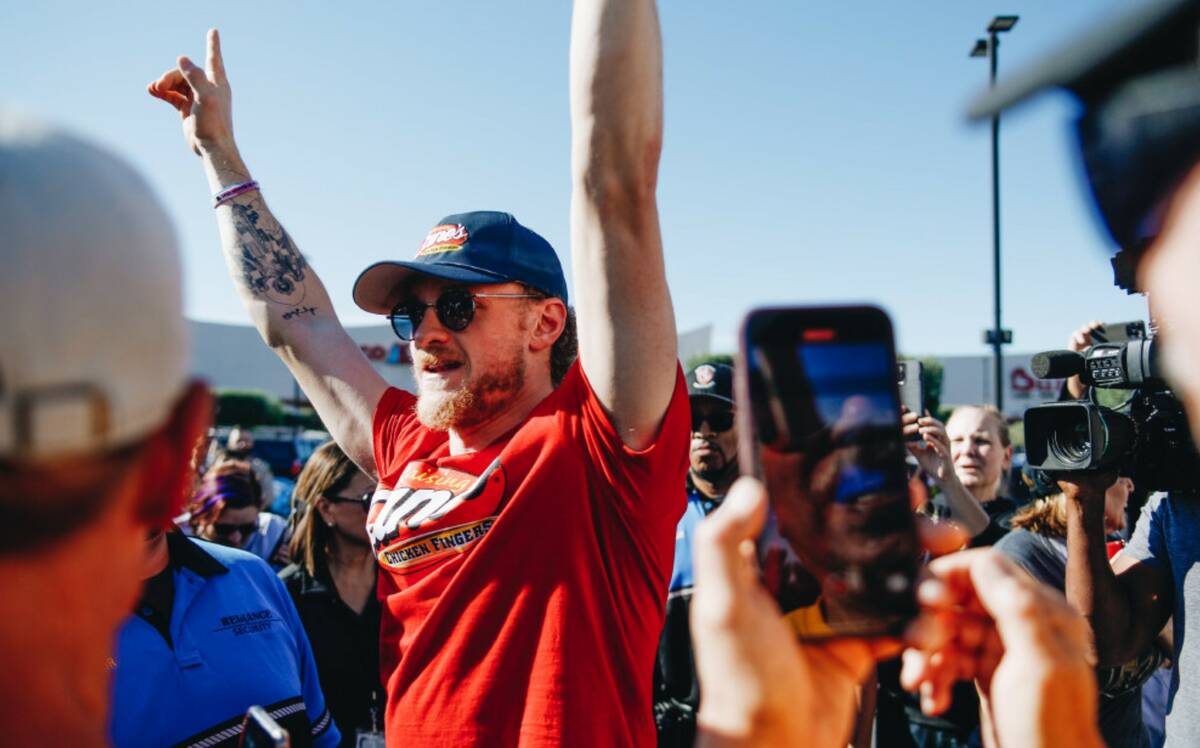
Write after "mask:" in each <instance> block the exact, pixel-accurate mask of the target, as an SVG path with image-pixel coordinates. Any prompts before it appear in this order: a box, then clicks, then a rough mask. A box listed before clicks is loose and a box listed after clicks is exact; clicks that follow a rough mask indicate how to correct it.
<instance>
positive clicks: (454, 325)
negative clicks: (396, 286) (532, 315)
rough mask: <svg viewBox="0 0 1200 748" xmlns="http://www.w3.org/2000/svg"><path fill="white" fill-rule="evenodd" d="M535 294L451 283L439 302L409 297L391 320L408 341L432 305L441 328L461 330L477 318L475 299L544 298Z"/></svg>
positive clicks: (400, 335)
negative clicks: (486, 290) (477, 289)
mask: <svg viewBox="0 0 1200 748" xmlns="http://www.w3.org/2000/svg"><path fill="white" fill-rule="evenodd" d="M541 298H544V297H543V295H542V294H536V293H471V292H470V291H468V290H467V289H466V288H463V287H462V286H452V287H450V288H447V289H446V290H445V291H442V293H441V294H439V295H438V297H437V301H435V302H433V303H432V304H426V303H425V302H423V301H421V300H420V299H407V300H405V301H402V302H400V303H399V304H397V305H396V308H395V309H393V310H392V313H391V314H389V315H388V319H389V320H391V323H392V331H393V332H395V333H396V337H398V338H400V339H401V340H403V341H405V342H407V341H410V340H412V339H413V338H414V337H416V334H417V328H418V327H420V326H421V320H423V319H425V310H426V309H429V308H430V307H433V309H434V312H435V313H436V314H437V318H438V321H439V322H441V323H442V327H445V328H446V329H447V330H452V331H454V332H462V331H463V330H465V329H467V325H469V324H471V320H473V319H475V299H541Z"/></svg>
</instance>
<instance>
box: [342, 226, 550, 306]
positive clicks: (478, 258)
mask: <svg viewBox="0 0 1200 748" xmlns="http://www.w3.org/2000/svg"><path fill="white" fill-rule="evenodd" d="M413 273H421V274H423V275H431V276H433V277H435V278H445V279H446V280H451V281H459V282H461V283H509V282H517V283H523V284H525V285H527V286H529V287H530V288H534V289H537V290H538V291H541V292H543V293H545V294H548V295H550V296H554V297H557V298H559V299H562V302H563V303H564V304H566V303H567V279H566V278H565V277H564V276H563V271H562V264H561V263H559V261H558V255H557V254H556V253H555V252H554V248H553V247H551V246H550V242H548V241H546V240H545V239H543V238H542V237H541V236H540V235H538V234H537V233H536V232H534V231H532V230H530V229H528V228H526V227H524V226H522V225H521V224H520V223H518V222H517V219H516V218H514V217H513V216H512V215H511V214H509V213H500V212H497V211H491V210H477V211H472V212H470V213H457V214H455V215H452V216H446V217H445V218H443V219H442V220H441V221H439V222H438V225H436V226H434V227H433V228H432V229H430V230H429V233H428V234H427V235H426V236H425V241H423V242H421V246H420V247H418V248H417V254H416V257H415V258H414V259H412V260H408V261H401V260H386V261H384V262H377V263H375V264H374V265H371V266H370V267H368V268H367V269H366V270H364V271H362V273H360V274H359V276H358V280H356V281H354V303H355V304H358V306H359V307H360V308H361V309H363V310H365V311H368V312H371V313H373V314H390V313H391V311H392V310H393V309H395V307H396V304H398V303H399V302H400V301H401V294H402V292H403V285H404V283H405V281H407V280H409V279H410V278H411V277H412V275H413Z"/></svg>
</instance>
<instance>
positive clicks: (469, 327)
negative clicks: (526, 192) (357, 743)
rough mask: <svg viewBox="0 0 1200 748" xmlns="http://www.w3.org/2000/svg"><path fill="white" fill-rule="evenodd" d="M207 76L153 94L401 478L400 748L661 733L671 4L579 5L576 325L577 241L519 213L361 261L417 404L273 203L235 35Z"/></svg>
mask: <svg viewBox="0 0 1200 748" xmlns="http://www.w3.org/2000/svg"><path fill="white" fill-rule="evenodd" d="M206 68H207V69H201V68H199V67H197V66H195V65H194V64H192V63H191V62H190V61H189V60H187V59H186V58H180V60H179V64H178V66H177V67H176V68H173V69H171V70H169V71H167V72H166V73H165V74H164V75H163V76H162V77H161V78H160V79H159V80H157V81H155V82H154V83H152V84H151V85H150V92H151V94H153V95H155V96H157V97H159V98H162V99H164V100H166V101H168V102H170V103H172V104H173V105H174V106H176V108H178V109H179V111H180V113H181V114H182V115H183V123H184V133H185V136H186V138H187V140H188V143H189V145H190V146H191V147H192V148H193V150H194V151H195V152H196V153H197V154H199V155H200V157H201V159H202V160H203V163H204V166H205V171H206V173H207V175H208V178H209V183H210V185H211V187H212V189H213V191H214V192H215V193H217V194H216V199H215V202H216V206H217V219H218V223H219V226H220V229H221V236H222V244H223V247H224V251H225V257H226V260H227V262H228V264H229V266H230V270H231V273H232V275H233V276H234V279H235V281H236V282H237V285H238V287H239V290H240V291H241V293H242V296H243V299H244V301H245V302H246V304H247V307H248V308H249V310H250V313H251V317H252V318H253V319H254V321H255V324H256V325H257V326H258V328H259V331H260V332H261V333H262V335H263V338H264V340H266V341H267V343H268V344H269V345H270V346H271V347H272V348H273V349H274V350H275V351H276V352H277V353H278V354H279V356H280V357H281V358H282V359H283V361H284V362H285V363H286V364H287V365H288V367H289V368H290V369H291V370H292V373H293V375H294V376H295V377H296V379H297V381H298V382H299V383H300V385H301V387H303V388H304V390H305V392H306V394H307V395H308V397H309V399H310V400H311V401H312V402H313V404H314V405H315V406H316V408H317V410H318V412H319V413H320V415H321V417H322V419H323V420H324V422H325V423H326V424H327V425H328V426H329V428H330V430H331V431H332V432H333V434H334V437H335V438H336V439H337V441H338V443H339V444H340V445H341V447H342V449H343V450H344V451H345V452H346V453H347V454H348V455H349V456H350V457H351V458H352V459H354V460H355V462H357V463H358V465H359V466H360V467H362V469H363V470H364V471H366V472H368V473H371V474H373V475H376V476H378V478H379V482H380V485H379V490H378V491H377V493H376V495H375V500H374V503H373V505H372V506H371V510H370V514H369V530H370V533H371V537H372V540H373V542H374V544H375V548H376V553H377V557H378V560H379V564H380V568H381V572H380V585H379V586H380V594H381V595H382V596H383V598H384V606H385V608H384V610H385V613H384V621H383V642H382V646H383V663H384V673H383V675H384V679H385V680H386V682H387V687H388V706H387V732H388V736H387V742H388V744H389V745H393V746H398V745H405V746H434V745H462V744H487V745H513V744H518V743H519V744H522V745H649V744H651V743H652V742H653V740H654V726H653V724H652V720H651V709H650V702H651V699H650V689H651V670H652V666H653V661H654V650H655V645H656V642H657V637H658V632H659V631H660V630H661V627H662V623H663V604H664V602H663V601H664V598H665V595H666V589H667V580H668V576H669V574H670V571H671V562H672V553H673V541H674V530H675V524H676V522H677V520H678V519H679V516H680V514H681V513H682V511H683V507H684V496H683V490H682V486H683V484H684V481H683V478H684V475H685V470H686V462H687V439H688V428H689V426H688V403H687V393H686V389H685V387H684V383H683V378H682V375H681V373H680V371H679V367H678V363H677V361H676V346H675V340H676V338H675V323H674V317H673V314H672V310H671V302H670V298H669V294H668V291H667V285H666V279H665V274H664V269H663V258H662V246H661V237H660V233H659V228H658V216H657V206H656V202H655V195H654V191H655V183H656V179H657V170H658V156H659V151H660V146H661V136H662V61H661V42H660V37H659V30H658V20H657V13H656V9H655V6H654V3H653V1H652V0H589V1H587V2H583V1H581V2H578V3H577V4H576V7H575V12H574V18H573V21H572V38H571V71H570V80H571V119H572V141H573V142H572V149H571V155H572V172H573V185H574V190H573V195H572V202H571V245H572V260H573V267H574V270H575V274H576V275H575V277H576V284H575V292H576V296H577V298H576V299H575V308H576V309H577V310H578V320H579V322H578V330H577V333H576V330H575V325H574V320H573V316H574V315H573V312H571V311H570V310H569V307H568V305H567V302H568V299H567V288H566V282H565V279H564V278H563V274H562V269H561V266H560V265H559V262H558V258H557V256H556V255H555V253H554V250H553V249H552V248H551V247H550V245H549V244H548V243H547V242H546V241H545V240H544V239H542V238H541V237H540V236H538V235H537V234H535V233H534V232H532V231H530V230H529V229H527V228H525V227H524V226H521V225H520V224H519V223H517V221H516V220H515V219H514V218H513V217H512V216H510V215H508V214H504V213H492V212H475V213H465V214H459V215H454V216H449V217H447V218H445V219H443V220H442V221H441V222H439V224H438V225H437V226H435V227H434V228H433V229H432V230H431V231H430V232H429V233H428V235H427V236H426V238H425V240H424V242H423V243H421V245H420V247H419V248H418V250H417V252H416V257H415V258H413V259H412V260H410V261H404V262H385V263H377V264H376V265H373V266H371V267H370V268H368V269H367V270H366V271H364V272H363V274H362V275H361V276H360V277H359V279H358V281H357V282H356V284H355V292H354V297H355V301H356V303H358V304H359V305H360V306H362V307H363V308H364V309H367V310H369V311H373V312H376V313H380V314H386V315H388V316H389V317H390V319H391V321H392V324H393V328H394V329H395V330H396V332H397V334H398V335H399V336H400V337H401V338H403V339H406V340H409V341H410V346H411V351H412V355H413V361H414V373H415V375H416V380H417V393H416V395H415V396H414V395H413V394H409V393H406V392H401V391H399V390H395V389H389V387H388V386H387V384H386V383H385V382H384V381H383V379H382V378H381V377H380V376H379V375H378V374H377V373H376V372H375V371H374V369H372V368H371V365H370V363H369V362H368V361H367V360H366V358H364V356H363V355H362V354H361V352H360V351H359V349H358V346H357V345H356V344H355V343H354V341H353V340H351V338H350V337H349V336H348V335H347V334H346V332H345V330H344V329H343V328H342V326H341V324H340V323H339V322H338V319H337V317H336V315H335V314H334V311H333V307H332V305H331V303H330V301H329V297H328V295H327V294H326V292H325V289H324V287H323V286H322V285H321V282H320V281H319V280H318V279H317V277H316V275H315V274H314V273H313V271H312V269H311V268H310V267H309V266H308V265H307V263H306V262H305V260H304V258H303V256H301V254H300V252H299V250H298V249H297V248H296V246H295V244H294V243H293V242H292V240H291V237H289V236H288V234H287V233H286V232H285V231H284V230H283V228H282V227H281V226H280V224H279V223H278V222H277V221H276V220H275V218H274V216H273V215H272V214H271V212H270V210H269V209H268V208H267V206H266V204H265V203H264V202H263V198H262V193H261V192H260V191H259V189H258V185H257V183H256V182H253V181H252V179H251V177H250V173H249V171H248V169H247V168H246V166H245V164H244V162H243V161H242V160H241V157H240V156H239V154H238V151H237V148H236V145H235V144H234V140H233V125H232V120H231V115H230V89H229V84H228V82H227V80H226V78H225V71H224V66H223V64H222V60H221V55H220V48H219V41H218V38H217V35H216V32H215V31H213V32H210V34H209V54H208V63H207V65H206ZM576 337H577V341H578V342H577V348H578V353H579V361H578V362H577V363H574V364H571V363H570V361H571V359H572V358H573V353H574V349H575V348H576V343H575V340H576Z"/></svg>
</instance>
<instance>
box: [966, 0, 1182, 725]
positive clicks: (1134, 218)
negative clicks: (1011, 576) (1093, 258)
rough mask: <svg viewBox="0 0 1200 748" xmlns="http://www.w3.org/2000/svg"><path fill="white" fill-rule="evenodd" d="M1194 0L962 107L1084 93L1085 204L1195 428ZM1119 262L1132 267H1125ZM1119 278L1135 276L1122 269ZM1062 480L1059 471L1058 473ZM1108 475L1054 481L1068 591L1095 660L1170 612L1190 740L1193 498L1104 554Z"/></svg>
mask: <svg viewBox="0 0 1200 748" xmlns="http://www.w3.org/2000/svg"><path fill="white" fill-rule="evenodd" d="M1198 53H1200V1H1198V0H1160V1H1159V2H1154V3H1148V4H1145V5H1143V6H1141V7H1139V8H1137V9H1136V10H1134V11H1132V12H1130V13H1129V14H1128V15H1126V16H1124V17H1123V18H1120V19H1118V20H1117V21H1115V22H1114V23H1112V24H1110V25H1108V26H1106V27H1104V28H1102V29H1100V30H1099V31H1097V32H1095V33H1093V34H1091V35H1089V36H1088V37H1087V38H1085V39H1083V40H1081V41H1079V42H1077V43H1075V44H1072V45H1070V46H1068V47H1067V48H1066V49H1065V50H1063V51H1061V52H1060V53H1058V54H1056V55H1053V56H1051V57H1050V58H1048V59H1047V60H1046V61H1044V62H1043V63H1041V64H1039V65H1035V66H1033V67H1032V68H1030V69H1029V71H1027V72H1026V73H1024V74H1022V75H1017V76H1014V77H1013V79H1012V80H1011V81H1010V82H1004V83H1002V84H1001V85H999V86H997V87H996V89H995V90H994V91H992V92H990V93H989V94H988V95H987V96H984V97H982V98H981V99H980V100H979V101H978V102H977V103H976V104H974V105H973V106H972V107H971V114H972V115H974V116H977V117H982V116H989V115H993V114H995V113H997V112H999V111H1001V110H1003V109H1005V108H1007V107H1009V106H1011V105H1012V104H1015V103H1017V102H1020V101H1023V100H1025V99H1026V98H1028V97H1029V96H1031V95H1032V94H1034V93H1036V92H1038V91H1040V90H1042V89H1044V88H1048V87H1061V88H1065V89H1067V90H1069V91H1071V92H1072V93H1073V94H1075V96H1076V97H1077V98H1078V99H1079V100H1080V102H1081V103H1082V104H1083V114H1082V115H1081V116H1080V118H1079V120H1078V122H1077V123H1076V131H1077V135H1078V142H1079V147H1080V151H1081V154H1082V160H1083V165H1084V168H1085V171H1086V173H1087V177H1088V182H1089V185H1090V187H1091V192H1092V196H1093V197H1094V200H1095V205H1096V207H1097V209H1098V212H1099V213H1100V216H1101V217H1102V218H1103V220H1104V223H1105V226H1106V227H1107V228H1108V231H1109V233H1110V234H1111V236H1112V239H1113V241H1114V242H1115V244H1116V246H1117V247H1118V248H1120V250H1121V253H1120V255H1118V257H1117V258H1114V268H1115V269H1117V271H1118V283H1121V284H1125V283H1126V282H1127V281H1123V280H1122V277H1121V276H1122V275H1126V276H1135V277H1136V289H1130V290H1137V291H1140V292H1143V293H1146V294H1148V295H1149V299H1150V308H1151V312H1152V316H1153V317H1154V319H1155V320H1156V322H1157V323H1158V324H1159V327H1160V340H1159V342H1160V343H1161V344H1162V349H1163V350H1164V351H1165V355H1166V357H1167V359H1168V364H1169V367H1168V368H1169V373H1170V377H1171V383H1172V385H1173V386H1174V387H1175V388H1176V391H1177V392H1178V393H1179V394H1180V395H1181V396H1182V399H1183V401H1184V405H1185V408H1186V410H1187V412H1188V416H1189V420H1190V422H1191V429H1192V433H1193V434H1200V305H1198V304H1197V303H1196V297H1195V289H1196V284H1197V282H1198V281H1200V67H1198V63H1200V54H1198ZM1122 270H1125V271H1132V272H1125V273H1123V272H1122ZM1128 280H1132V278H1129V279H1128ZM1060 477H1061V476H1060ZM1114 478H1115V474H1102V475H1088V474H1083V475H1079V474H1076V475H1072V476H1070V480H1069V481H1067V480H1060V485H1061V486H1062V487H1063V489H1064V492H1065V493H1066V495H1067V497H1068V498H1069V499H1070V500H1069V501H1068V502H1067V508H1068V525H1067V527H1068V535H1067V580H1066V588H1067V596H1068V597H1069V598H1070V600H1071V602H1072V603H1074V604H1075V606H1076V607H1078V608H1079V609H1080V610H1082V611H1083V612H1084V613H1085V614H1086V615H1087V617H1088V621H1089V623H1090V624H1091V626H1092V631H1093V633H1094V640H1095V647H1096V654H1097V658H1098V660H1099V664H1100V665H1120V664H1122V663H1124V662H1127V661H1129V660H1131V659H1133V658H1134V657H1136V656H1137V655H1138V654H1139V653H1141V652H1143V651H1145V650H1146V649H1148V648H1149V647H1150V646H1151V644H1152V642H1153V640H1154V638H1155V637H1156V636H1157V635H1158V633H1159V631H1160V630H1162V628H1163V626H1164V625H1165V624H1166V623H1167V621H1168V619H1172V618H1173V621H1174V637H1173V640H1174V648H1175V652H1174V662H1175V674H1174V676H1173V678H1172V684H1171V699H1170V708H1169V712H1168V715H1167V722H1166V735H1167V742H1166V744H1167V745H1168V746H1195V745H1200V707H1198V705H1200V677H1197V676H1196V671H1197V670H1200V575H1197V574H1194V573H1192V571H1193V570H1194V569H1196V568H1198V567H1200V500H1197V498H1196V497H1195V496H1194V495H1181V494H1178V493H1172V494H1168V495H1162V494H1159V495H1156V496H1154V497H1152V498H1151V499H1150V500H1149V501H1148V502H1147V503H1146V505H1145V507H1143V509H1142V516H1141V519H1140V520H1139V521H1138V523H1137V526H1136V528H1135V531H1134V535H1133V538H1132V539H1131V540H1130V543H1129V545H1128V547H1127V548H1126V549H1125V551H1124V552H1123V553H1121V554H1120V555H1118V556H1117V557H1116V558H1115V559H1113V562H1112V564H1111V565H1110V564H1109V561H1108V558H1107V554H1106V549H1105V534H1104V494H1105V490H1106V488H1107V486H1108V485H1109V484H1110V483H1112V481H1113V479H1114Z"/></svg>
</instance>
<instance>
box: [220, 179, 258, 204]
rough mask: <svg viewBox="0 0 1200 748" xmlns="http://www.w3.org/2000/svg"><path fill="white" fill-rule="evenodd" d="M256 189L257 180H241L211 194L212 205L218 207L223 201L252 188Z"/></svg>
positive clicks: (227, 200)
mask: <svg viewBox="0 0 1200 748" xmlns="http://www.w3.org/2000/svg"><path fill="white" fill-rule="evenodd" d="M257 189H258V182H255V181H254V180H250V181H249V182H242V183H241V184H235V185H234V186H232V187H230V188H229V189H225V190H221V191H220V192H218V193H217V194H216V195H214V196H213V207H214V208H219V207H221V206H222V205H224V204H225V203H227V202H229V201H230V200H232V199H233V198H235V197H237V196H238V195H244V194H245V193H247V192H250V191H252V190H257Z"/></svg>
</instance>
